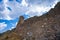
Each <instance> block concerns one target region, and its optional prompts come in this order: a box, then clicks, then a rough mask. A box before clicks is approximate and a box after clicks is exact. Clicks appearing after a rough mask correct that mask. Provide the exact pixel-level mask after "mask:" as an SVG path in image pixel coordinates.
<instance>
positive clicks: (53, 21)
mask: <svg viewBox="0 0 60 40" xmlns="http://www.w3.org/2000/svg"><path fill="white" fill-rule="evenodd" d="M21 19H22V18H21ZM21 21H22V20H20V22H21ZM17 28H18V30H17V34H18V35H19V36H21V37H23V38H24V40H59V39H58V38H57V37H58V36H57V34H58V33H60V2H59V3H58V4H57V5H56V6H55V8H54V9H51V10H50V11H49V12H48V13H46V14H44V15H42V16H40V17H32V18H29V19H27V20H24V22H22V23H21V24H20V23H19V22H18V25H17Z"/></svg>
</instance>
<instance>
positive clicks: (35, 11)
mask: <svg viewBox="0 0 60 40" xmlns="http://www.w3.org/2000/svg"><path fill="white" fill-rule="evenodd" d="M59 1H60V0H0V33H3V32H5V31H7V30H12V29H13V28H15V27H16V25H17V22H18V20H19V16H24V18H25V19H27V18H30V17H33V16H41V15H43V14H44V13H46V12H48V11H49V10H50V9H51V8H54V6H55V5H56V4H57V2H59Z"/></svg>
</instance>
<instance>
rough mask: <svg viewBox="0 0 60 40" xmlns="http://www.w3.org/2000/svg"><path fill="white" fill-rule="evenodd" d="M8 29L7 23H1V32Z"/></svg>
mask: <svg viewBox="0 0 60 40" xmlns="http://www.w3.org/2000/svg"><path fill="white" fill-rule="evenodd" d="M6 27H7V24H5V22H2V23H0V31H1V30H3V29H4V28H6Z"/></svg>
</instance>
